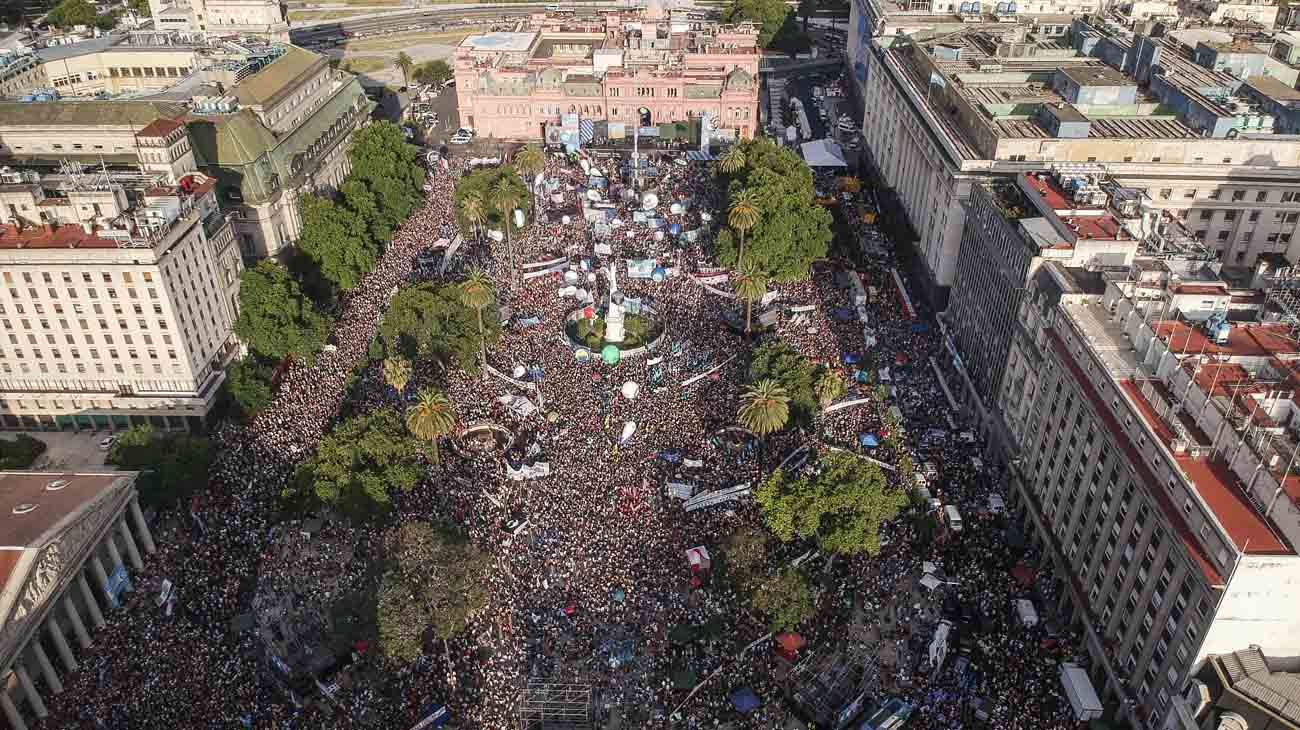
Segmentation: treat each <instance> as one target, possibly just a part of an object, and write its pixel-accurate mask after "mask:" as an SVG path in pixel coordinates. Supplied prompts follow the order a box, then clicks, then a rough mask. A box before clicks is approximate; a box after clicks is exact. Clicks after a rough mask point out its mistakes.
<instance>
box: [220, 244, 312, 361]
mask: <svg viewBox="0 0 1300 730" xmlns="http://www.w3.org/2000/svg"><path fill="white" fill-rule="evenodd" d="M330 325H331V321H330V319H329V317H327V316H325V315H323V314H321V313H320V312H318V311H317V310H316V305H315V304H313V303H312V301H311V299H310V298H308V297H307V296H306V295H304V294H303V293H302V289H300V288H299V286H298V282H296V281H294V280H293V279H292V278H290V277H289V272H288V271H286V270H285V269H284V267H283V266H280V265H279V264H277V263H275V262H274V261H272V260H270V259H266V260H263V261H261V262H260V263H258V264H257V266H254V267H252V268H248V269H244V272H243V273H242V274H240V275H239V318H238V319H236V320H235V334H236V335H238V336H239V339H240V340H242V341H243V343H244V344H245V345H247V346H248V348H249V349H250V350H252V351H253V352H255V353H257V354H258V355H261V356H262V357H264V358H267V359H269V360H276V361H278V360H283V359H284V358H285V357H288V356H290V355H292V356H293V357H294V358H296V359H300V360H311V359H312V358H314V357H315V356H316V352H317V351H319V350H320V348H321V347H323V346H324V345H325V340H326V339H327V338H328V337H329V332H330Z"/></svg>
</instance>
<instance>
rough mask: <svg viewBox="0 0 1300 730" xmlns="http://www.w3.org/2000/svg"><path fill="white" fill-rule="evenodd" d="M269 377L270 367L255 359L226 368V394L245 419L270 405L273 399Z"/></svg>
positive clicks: (247, 359) (273, 394)
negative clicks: (233, 401)
mask: <svg viewBox="0 0 1300 730" xmlns="http://www.w3.org/2000/svg"><path fill="white" fill-rule="evenodd" d="M271 375H272V369H271V367H270V366H269V365H266V364H264V363H261V362H258V360H257V358H255V357H247V358H244V359H243V360H240V361H239V362H237V363H235V364H234V365H231V366H230V367H228V368H226V392H228V393H230V397H231V398H233V399H234V400H235V405H236V406H238V407H239V411H240V413H242V414H243V415H244V416H245V417H247V418H252V417H253V416H256V415H257V414H258V413H259V412H260V411H261V410H262V409H263V408H265V407H267V406H268V405H270V404H271V399H272V398H274V397H275V391H274V390H273V389H272V388H271Z"/></svg>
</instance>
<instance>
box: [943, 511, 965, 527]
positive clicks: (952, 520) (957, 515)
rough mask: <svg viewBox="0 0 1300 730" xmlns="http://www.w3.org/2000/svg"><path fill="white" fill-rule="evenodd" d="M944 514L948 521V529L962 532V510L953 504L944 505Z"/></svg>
mask: <svg viewBox="0 0 1300 730" xmlns="http://www.w3.org/2000/svg"><path fill="white" fill-rule="evenodd" d="M943 516H944V518H945V519H947V521H948V529H949V530H952V531H953V532H961V512H958V511H957V508H956V507H954V506H953V505H951V504H945V505H944V506H943Z"/></svg>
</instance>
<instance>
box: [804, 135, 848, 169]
mask: <svg viewBox="0 0 1300 730" xmlns="http://www.w3.org/2000/svg"><path fill="white" fill-rule="evenodd" d="M799 151H800V152H802V153H803V159H804V161H805V162H807V163H808V166H809V167H848V165H849V163H848V162H846V161H845V159H844V150H843V148H841V147H840V146H839V145H838V144H837V143H835V142H832V141H831V140H829V139H815V140H813V141H811V142H804V143H803V144H802V145H800V146H799Z"/></svg>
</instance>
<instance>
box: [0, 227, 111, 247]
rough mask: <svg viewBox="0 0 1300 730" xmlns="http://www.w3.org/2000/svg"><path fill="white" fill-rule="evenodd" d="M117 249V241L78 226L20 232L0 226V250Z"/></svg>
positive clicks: (28, 229) (31, 229)
mask: <svg viewBox="0 0 1300 730" xmlns="http://www.w3.org/2000/svg"><path fill="white" fill-rule="evenodd" d="M117 247H118V245H117V241H112V240H109V239H107V238H100V237H99V236H95V235H92V234H89V233H86V231H85V230H84V229H83V228H82V227H81V226H78V225H66V226H59V227H58V228H54V227H52V226H48V225H46V226H41V227H39V228H24V229H23V230H21V231H20V230H18V228H17V227H16V226H13V225H8V226H0V248H3V249H24V248H47V249H48V248H117Z"/></svg>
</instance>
